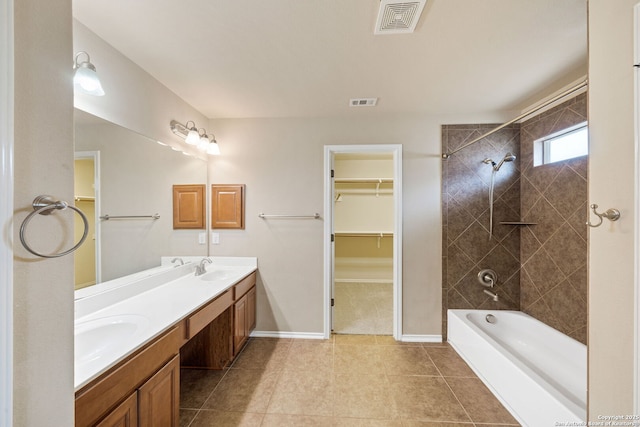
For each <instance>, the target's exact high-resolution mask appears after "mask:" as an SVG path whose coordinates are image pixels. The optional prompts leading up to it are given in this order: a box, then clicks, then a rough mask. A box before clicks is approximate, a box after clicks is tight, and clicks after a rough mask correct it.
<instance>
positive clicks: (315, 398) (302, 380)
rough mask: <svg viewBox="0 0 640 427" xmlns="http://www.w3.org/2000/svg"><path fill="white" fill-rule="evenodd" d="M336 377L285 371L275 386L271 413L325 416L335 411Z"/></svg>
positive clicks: (270, 405)
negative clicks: (334, 378)
mask: <svg viewBox="0 0 640 427" xmlns="http://www.w3.org/2000/svg"><path fill="white" fill-rule="evenodd" d="M333 393H334V380H333V376H332V375H330V374H327V373H326V372H312V371H308V372H306V373H305V374H304V375H300V373H299V372H297V371H287V370H285V371H283V372H282V375H281V376H280V379H279V380H278V384H277V385H276V387H275V389H274V391H273V395H272V396H271V401H270V402H269V407H268V408H267V410H266V412H267V413H269V414H298V415H322V416H331V415H332V414H333Z"/></svg>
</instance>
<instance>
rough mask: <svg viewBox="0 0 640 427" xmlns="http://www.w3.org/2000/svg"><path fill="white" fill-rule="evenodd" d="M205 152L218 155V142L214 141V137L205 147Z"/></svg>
mask: <svg viewBox="0 0 640 427" xmlns="http://www.w3.org/2000/svg"><path fill="white" fill-rule="evenodd" d="M207 154H208V155H210V156H219V155H220V147H219V146H218V143H217V142H216V140H215V139H214V140H213V141H212V142H211V143H210V144H209V146H208V147H207Z"/></svg>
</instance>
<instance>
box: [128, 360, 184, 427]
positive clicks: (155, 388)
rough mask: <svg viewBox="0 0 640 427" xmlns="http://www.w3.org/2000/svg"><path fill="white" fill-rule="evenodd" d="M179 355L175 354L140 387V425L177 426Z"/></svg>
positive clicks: (155, 426)
mask: <svg viewBox="0 0 640 427" xmlns="http://www.w3.org/2000/svg"><path fill="white" fill-rule="evenodd" d="M179 406H180V357H179V356H176V357H174V358H173V359H171V361H170V362H169V363H167V364H166V365H165V366H164V367H163V368H162V369H160V370H159V371H158V372H157V373H156V374H155V375H154V376H152V377H151V378H150V379H149V380H148V381H147V382H146V383H144V384H143V385H142V386H141V387H140V389H138V414H139V417H138V421H139V424H138V425H139V426H140V427H177V426H178V425H179V422H180V413H179V411H180V409H179Z"/></svg>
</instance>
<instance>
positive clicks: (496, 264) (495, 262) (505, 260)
mask: <svg viewBox="0 0 640 427" xmlns="http://www.w3.org/2000/svg"><path fill="white" fill-rule="evenodd" d="M480 266H481V267H482V268H491V269H492V270H493V271H495V272H496V273H497V274H498V283H504V282H505V281H506V280H507V279H509V278H510V277H511V276H513V275H514V274H515V273H517V272H518V270H519V269H520V262H519V261H518V260H517V259H516V258H515V257H514V256H513V255H511V254H510V253H509V252H508V251H507V250H506V249H505V248H504V247H503V246H502V245H498V246H496V247H495V248H494V249H493V250H492V251H491V252H489V253H488V254H487V256H486V257H484V258H483V259H482V261H480ZM476 275H477V273H476ZM478 285H480V284H479V283H478Z"/></svg>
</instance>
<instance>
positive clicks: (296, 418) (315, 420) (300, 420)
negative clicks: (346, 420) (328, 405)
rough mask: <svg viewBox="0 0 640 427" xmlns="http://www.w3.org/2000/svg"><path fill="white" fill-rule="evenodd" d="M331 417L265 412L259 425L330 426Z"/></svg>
mask: <svg viewBox="0 0 640 427" xmlns="http://www.w3.org/2000/svg"><path fill="white" fill-rule="evenodd" d="M332 426H333V418H332V417H320V416H311V415H287V414H265V416H264V419H263V420H262V424H261V425H260V427H332Z"/></svg>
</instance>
